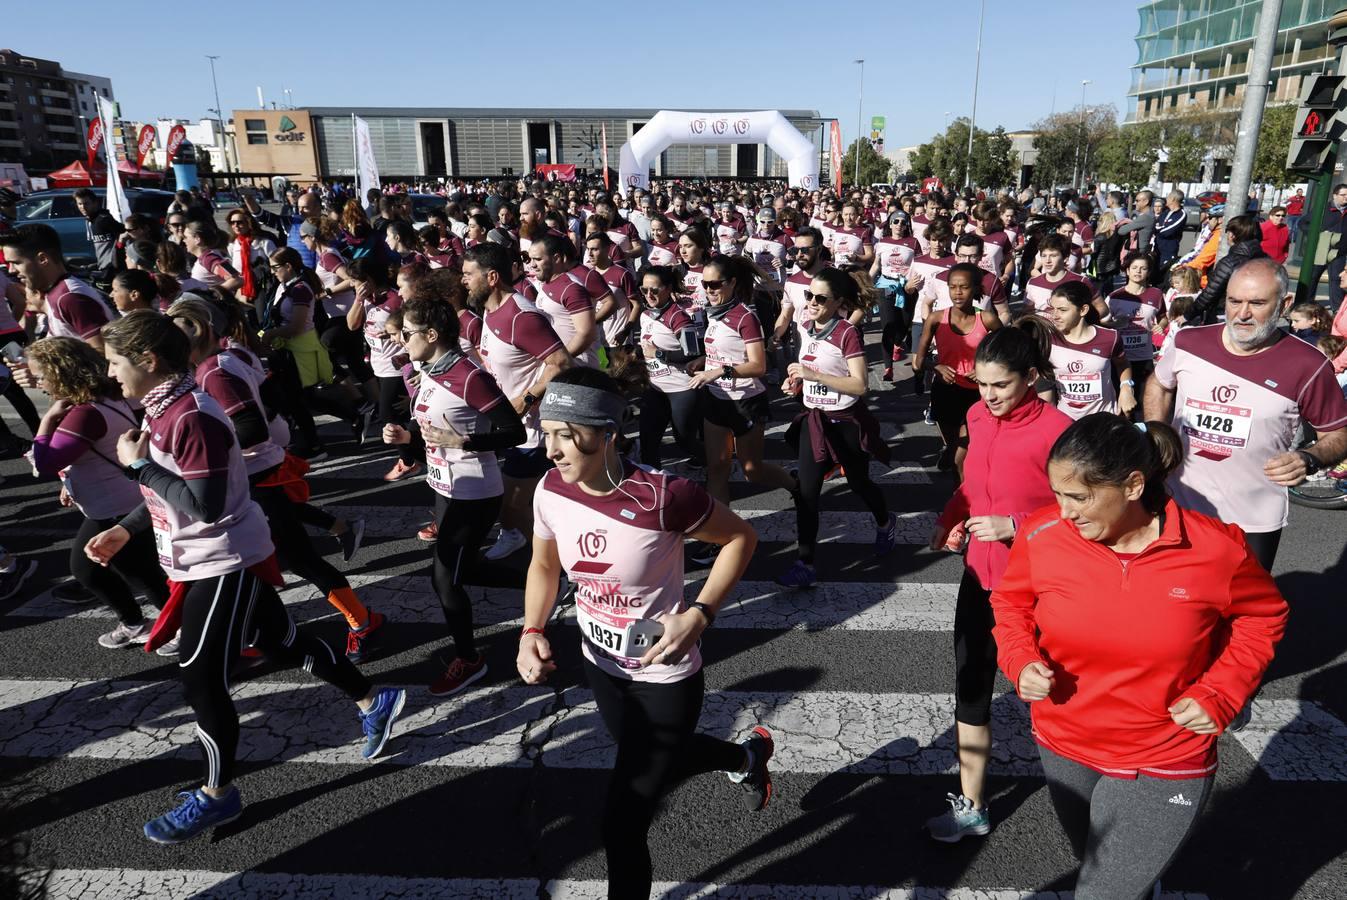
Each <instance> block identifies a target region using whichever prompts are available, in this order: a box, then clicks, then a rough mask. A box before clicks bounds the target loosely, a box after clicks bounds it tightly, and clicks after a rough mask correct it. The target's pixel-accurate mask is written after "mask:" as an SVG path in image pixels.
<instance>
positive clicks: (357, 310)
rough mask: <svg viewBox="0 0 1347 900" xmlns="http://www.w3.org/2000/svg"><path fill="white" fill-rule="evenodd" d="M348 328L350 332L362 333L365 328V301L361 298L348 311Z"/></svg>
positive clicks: (357, 298)
mask: <svg viewBox="0 0 1347 900" xmlns="http://www.w3.org/2000/svg"><path fill="white" fill-rule="evenodd" d="M346 327H347V329H348V330H350V331H360V330H361V329H362V328H364V327H365V301H364V299H362V298H361V297H359V296H357V297H356V301H355V302H354V303H352V304H351V308H350V309H348V310H346Z"/></svg>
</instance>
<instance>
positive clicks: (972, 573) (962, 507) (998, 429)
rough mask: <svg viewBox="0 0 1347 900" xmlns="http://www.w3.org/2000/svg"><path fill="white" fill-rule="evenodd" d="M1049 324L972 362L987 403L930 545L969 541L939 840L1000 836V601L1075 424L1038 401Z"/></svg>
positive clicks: (1006, 337)
mask: <svg viewBox="0 0 1347 900" xmlns="http://www.w3.org/2000/svg"><path fill="white" fill-rule="evenodd" d="M1050 352H1051V344H1050V333H1049V330H1048V326H1047V323H1046V322H1044V321H1043V320H1042V319H1040V318H1039V317H1037V316H1028V317H1026V318H1025V319H1023V320H1021V322H1020V323H1019V324H1018V326H1017V327H1014V328H1002V329H1001V330H1000V331H994V332H992V333H991V334H989V335H988V336H987V337H985V338H983V340H982V343H980V344H979V345H978V348H977V354H976V355H975V356H974V359H973V380H974V381H976V382H977V386H978V393H979V395H980V399H979V402H978V403H975V404H974V405H973V407H972V409H970V410H969V411H968V419H967V423H966V424H965V426H964V431H963V435H962V439H963V440H962V441H961V442H962V443H964V444H965V446H966V448H967V449H966V452H965V451H961V452H965V453H966V455H965V456H964V459H963V464H962V470H963V482H962V483H961V484H960V485H959V487H958V489H957V490H956V491H955V492H954V496H953V497H952V498H950V501H949V503H948V504H947V505H946V507H945V511H944V513H942V514H941V516H940V519H939V520H938V522H937V524H936V528H935V534H934V535H933V536H932V537H931V547H932V549H937V550H938V549H940V548H942V547H944V548H946V549H949V550H958V549H959V548H960V547H961V546H962V545H963V544H964V542H965V541H967V546H968V548H967V551H966V555H965V557H964V566H965V568H964V574H963V580H962V581H961V582H960V584H959V596H958V601H957V606H956V607H955V612H954V658H955V695H954V720H955V727H956V731H957V736H958V745H959V783H960V793H959V794H948V795H946V796H947V798H948V800H949V804H950V808H949V810H947V811H946V812H944V813H942V814H941V815H938V816H936V817H934V818H932V819H930V820H929V821H928V822H927V823H926V827H927V829H928V830H929V831H930V834H931V837H933V838H935V839H936V840H938V841H945V842H947V843H952V842H954V841H957V840H959V839H960V838H962V837H964V835H968V834H975V835H984V834H987V833H989V832H990V831H991V820H990V819H989V818H988V816H987V805H986V802H985V799H984V798H983V783H984V781H985V780H986V774H987V758H988V756H989V755H990V753H991V747H992V730H991V705H992V686H993V684H994V683H995V680H996V642H995V641H994V640H993V639H992V625H993V624H994V622H993V619H992V607H991V592H992V591H993V590H994V589H995V588H996V586H997V583H998V582H999V581H1000V580H1001V575H1002V573H1003V572H1005V569H1006V563H1007V561H1008V560H1009V558H1010V544H1011V542H1012V541H1013V540H1014V539H1015V534H1016V531H1017V530H1018V528H1019V525H1020V523H1021V522H1023V521H1024V519H1025V518H1026V517H1027V516H1028V515H1029V514H1030V513H1032V512H1034V511H1035V510H1037V509H1039V508H1041V507H1043V506H1045V505H1046V504H1049V503H1051V502H1052V500H1053V494H1052V489H1051V487H1049V485H1048V477H1047V474H1046V472H1045V468H1046V466H1047V461H1048V451H1049V450H1051V449H1052V445H1053V444H1054V443H1055V442H1056V440H1057V438H1058V436H1059V435H1060V434H1061V433H1062V432H1063V431H1065V430H1066V428H1067V426H1069V425H1070V424H1071V419H1070V418H1069V417H1068V416H1067V415H1066V414H1065V413H1063V412H1061V411H1060V410H1058V409H1057V408H1056V407H1055V406H1053V405H1052V404H1051V403H1046V402H1044V401H1043V400H1042V399H1040V398H1039V396H1038V394H1037V393H1036V391H1035V385H1036V383H1037V382H1038V381H1039V379H1040V378H1049V379H1050V378H1051V364H1050V363H1049V362H1048V358H1049V354H1050Z"/></svg>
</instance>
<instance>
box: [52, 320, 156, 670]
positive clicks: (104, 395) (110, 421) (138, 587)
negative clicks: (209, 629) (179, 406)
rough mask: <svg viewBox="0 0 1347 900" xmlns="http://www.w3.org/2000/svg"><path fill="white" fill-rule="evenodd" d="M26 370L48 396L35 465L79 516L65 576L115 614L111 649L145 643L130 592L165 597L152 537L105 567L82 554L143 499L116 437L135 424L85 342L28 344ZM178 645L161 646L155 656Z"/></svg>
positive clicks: (145, 627)
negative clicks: (123, 462) (123, 464)
mask: <svg viewBox="0 0 1347 900" xmlns="http://www.w3.org/2000/svg"><path fill="white" fill-rule="evenodd" d="M27 359H28V371H29V372H30V373H32V376H33V378H34V379H35V380H36V382H37V385H38V386H39V387H41V388H42V389H43V390H45V391H46V392H47V395H48V396H49V397H51V406H49V407H48V408H47V413H46V415H44V416H43V417H42V422H41V424H40V425H38V427H37V429H36V432H35V434H36V436H35V437H34V438H33V457H32V458H33V468H34V469H36V470H37V473H38V474H39V475H41V476H43V477H51V476H59V477H60V479H61V497H60V502H61V505H62V506H75V507H76V508H78V509H79V511H80V512H81V513H83V514H84V521H83V522H82V523H80V527H79V530H78V531H77V532H76V533H75V540H74V542H73V543H72V544H71V545H70V574H71V575H73V576H75V580H76V581H77V582H79V583H80V585H82V586H83V587H84V588H85V589H86V590H87V591H88V592H89V593H90V594H92V595H93V596H94V597H95V598H97V599H98V600H99V601H101V602H102V603H103V604H105V605H106V606H107V607H108V608H109V609H111V610H112V611H113V613H115V614H116V616H117V627H116V628H114V629H112V630H111V631H109V632H108V633H107V634H104V635H101V636H100V637H99V638H98V644H99V646H101V647H106V648H108V649H109V650H116V649H120V648H122V647H130V646H133V645H136V644H143V643H145V641H146V640H148V639H149V636H150V625H149V623H147V622H146V621H145V618H144V615H143V614H142V612H141V608H140V603H139V601H137V600H136V596H135V594H136V592H137V591H139V592H140V593H142V594H144V595H145V597H146V599H147V600H149V601H150V603H152V604H154V606H156V607H159V608H162V607H163V605H164V603H165V602H167V601H168V587H167V584H166V582H165V579H164V570H163V569H161V568H160V567H159V557H158V555H157V554H156V553H155V550H154V535H153V534H151V533H150V532H148V531H143V532H141V533H139V534H137V535H136V536H135V537H133V538H132V539H131V540H130V541H129V542H128V543H127V544H126V546H125V547H123V548H122V549H121V551H120V552H119V553H117V554H116V555H115V556H113V557H112V558H111V559H110V560H109V564H108V567H107V568H103V567H100V566H96V565H94V564H93V563H92V562H91V561H90V560H89V558H88V557H87V556H85V555H84V545H85V544H87V543H88V542H89V539H90V538H91V537H93V536H94V535H95V534H98V533H99V532H101V531H106V530H107V529H109V528H111V527H112V526H113V525H116V524H117V523H118V522H119V521H120V520H121V518H122V517H123V516H125V515H127V514H128V513H130V512H131V511H132V510H134V509H135V508H136V507H138V506H140V504H141V502H142V501H141V497H140V489H139V488H137V487H136V486H135V484H134V483H132V482H130V481H128V480H127V478H126V473H125V472H124V471H123V470H122V467H121V464H120V463H118V462H117V438H118V437H120V436H121V434H122V432H124V431H126V430H127V429H128V428H139V427H140V426H139V424H138V422H137V420H136V414H135V412H134V411H133V410H132V409H131V406H130V405H129V404H128V403H127V402H126V400H125V399H123V398H122V391H121V388H119V387H118V386H117V382H115V381H113V380H112V379H111V378H109V377H108V375H107V368H108V365H107V360H105V359H104V358H103V355H102V354H101V353H99V352H98V351H97V350H95V349H94V348H93V347H91V346H89V345H88V344H87V343H85V342H84V341H81V340H77V339H75V338H68V337H52V338H46V339H45V340H41V341H38V342H37V343H35V344H33V345H32V346H31V347H29V348H28V352H27ZM175 649H176V648H174V647H167V645H165V646H164V647H160V648H159V654H160V655H161V656H169V655H172V652H174V650H175Z"/></svg>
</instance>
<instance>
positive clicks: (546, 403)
mask: <svg viewBox="0 0 1347 900" xmlns="http://www.w3.org/2000/svg"><path fill="white" fill-rule="evenodd" d="M626 409H627V401H626V400H624V399H623V398H622V397H621V396H619V395H618V394H614V393H612V392H611V391H604V390H600V389H599V388H592V387H586V386H585V385H582V384H558V383H556V382H555V381H554V382H552V383H551V384H549V385H548V386H547V393H545V394H543V402H542V405H541V406H539V407H538V415H539V417H541V418H543V419H548V420H551V421H553V422H574V423H575V424H577V425H593V426H595V427H600V428H601V427H603V426H605V425H620V424H621V423H622V414H623V413H624V412H626Z"/></svg>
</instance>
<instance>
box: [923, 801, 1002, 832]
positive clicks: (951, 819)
mask: <svg viewBox="0 0 1347 900" xmlns="http://www.w3.org/2000/svg"><path fill="white" fill-rule="evenodd" d="M945 799H946V800H948V801H949V810H948V811H946V812H943V813H941V814H940V815H938V816H935V817H933V818H930V819H927V820H926V830H927V831H929V832H930V833H931V837H932V838H934V839H935V840H937V841H943V842H944V843H946V844H952V843H954V842H955V841H958V840H960V839H961V838H963V837H964V836H966V835H970V834H975V835H979V836H981V835H984V834H990V833H991V830H992V822H991V818H990V817H988V815H987V809H986V807H983V808H982V809H975V808H974V807H973V801H972V800H969V799H968V798H967V797H965V796H964V795H963V794H946V795H945Z"/></svg>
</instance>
